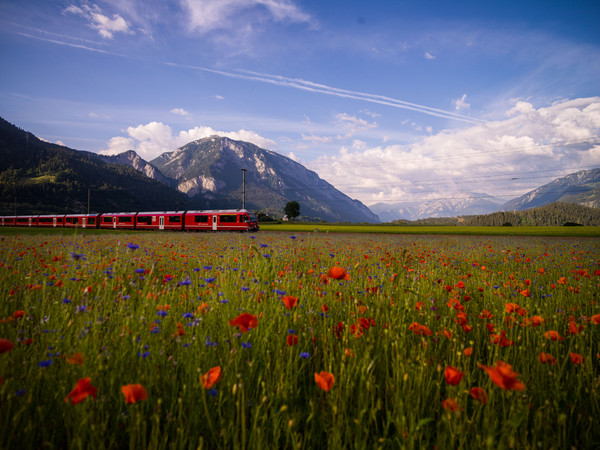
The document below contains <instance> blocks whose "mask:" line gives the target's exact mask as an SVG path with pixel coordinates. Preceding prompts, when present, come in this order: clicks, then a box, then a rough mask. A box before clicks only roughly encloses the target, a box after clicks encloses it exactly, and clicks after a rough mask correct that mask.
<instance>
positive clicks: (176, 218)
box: [169, 216, 181, 223]
mask: <svg viewBox="0 0 600 450" xmlns="http://www.w3.org/2000/svg"><path fill="white" fill-rule="evenodd" d="M169 223H181V216H169Z"/></svg>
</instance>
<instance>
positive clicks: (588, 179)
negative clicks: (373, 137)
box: [370, 169, 600, 222]
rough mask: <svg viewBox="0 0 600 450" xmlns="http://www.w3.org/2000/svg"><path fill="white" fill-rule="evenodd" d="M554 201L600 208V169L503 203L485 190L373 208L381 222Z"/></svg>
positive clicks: (528, 206) (522, 207) (512, 208)
mask: <svg viewBox="0 0 600 450" xmlns="http://www.w3.org/2000/svg"><path fill="white" fill-rule="evenodd" d="M555 202H562V203H573V204H577V205H581V206H588V207H591V208H600V169H593V170H583V171H581V172H576V173H572V174H570V175H567V176H564V177H562V178H558V179H556V180H554V181H552V182H550V183H548V184H545V185H543V186H541V187H539V188H537V189H534V190H532V191H530V192H528V193H527V194H525V195H522V196H521V197H518V198H515V199H513V200H510V201H508V202H503V201H502V200H499V199H497V198H495V197H493V196H491V195H487V194H482V193H472V192H470V193H463V194H462V195H460V194H452V198H446V199H437V200H424V201H420V202H399V203H377V204H375V205H371V206H370V209H371V211H373V212H374V213H375V214H377V215H378V216H379V218H380V219H381V220H382V222H392V221H394V220H409V221H415V220H420V219H425V218H431V217H459V216H472V215H483V214H491V213H494V212H498V211H524V210H527V209H531V208H538V207H541V206H545V205H549V204H551V203H555Z"/></svg>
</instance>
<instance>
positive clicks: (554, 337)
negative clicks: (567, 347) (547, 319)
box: [544, 330, 565, 341]
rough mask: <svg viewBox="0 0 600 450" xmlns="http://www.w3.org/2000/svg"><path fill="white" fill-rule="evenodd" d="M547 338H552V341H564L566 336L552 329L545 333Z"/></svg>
mask: <svg viewBox="0 0 600 450" xmlns="http://www.w3.org/2000/svg"><path fill="white" fill-rule="evenodd" d="M544 336H545V337H546V339H550V340H551V341H564V340H565V338H564V337H562V336H561V335H560V334H559V333H558V331H554V330H550V331H546V332H545V333H544Z"/></svg>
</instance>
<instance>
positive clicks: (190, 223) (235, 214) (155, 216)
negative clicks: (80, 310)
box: [0, 209, 258, 231]
mask: <svg viewBox="0 0 600 450" xmlns="http://www.w3.org/2000/svg"><path fill="white" fill-rule="evenodd" d="M0 226H3V227H7V226H8V227H47V228H113V229H119V230H123V229H126V230H176V231H258V219H257V218H256V215H255V214H254V213H252V212H250V211H248V210H246V209H219V210H207V211H163V212H128V213H126V212H119V213H103V214H48V215H22V216H0Z"/></svg>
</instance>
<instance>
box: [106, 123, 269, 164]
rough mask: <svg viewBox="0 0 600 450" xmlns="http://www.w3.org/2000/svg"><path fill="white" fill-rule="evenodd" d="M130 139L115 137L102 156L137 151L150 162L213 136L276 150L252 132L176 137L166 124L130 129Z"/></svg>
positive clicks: (198, 131) (194, 132) (205, 131)
mask: <svg viewBox="0 0 600 450" xmlns="http://www.w3.org/2000/svg"><path fill="white" fill-rule="evenodd" d="M126 132H127V136H115V137H113V138H111V139H110V140H109V141H108V143H107V148H106V149H104V150H101V151H100V152H99V153H100V154H102V155H118V154H119V153H123V152H124V151H127V150H135V152H136V153H137V154H138V155H140V156H141V157H142V158H143V159H145V160H146V161H150V160H152V159H154V158H156V157H158V156H160V155H161V154H163V153H165V152H172V151H174V150H176V149H177V148H179V147H182V146H184V145H185V144H187V143H189V142H192V141H196V140H198V139H203V138H206V137H209V136H213V135H219V136H224V137H228V138H230V139H234V140H238V141H246V142H251V143H253V144H255V145H257V146H259V147H261V148H267V149H268V148H273V147H275V146H276V144H275V142H273V141H272V140H270V139H267V138H264V137H262V136H260V135H259V134H258V133H256V132H254V131H250V130H243V129H242V130H238V131H217V130H214V129H213V128H211V127H206V126H201V127H198V126H197V127H194V128H191V129H189V130H182V131H180V132H178V133H174V132H173V130H172V128H171V127H170V126H169V125H166V124H164V123H162V122H150V123H147V124H145V125H138V126H137V127H129V128H127V130H126Z"/></svg>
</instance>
